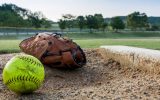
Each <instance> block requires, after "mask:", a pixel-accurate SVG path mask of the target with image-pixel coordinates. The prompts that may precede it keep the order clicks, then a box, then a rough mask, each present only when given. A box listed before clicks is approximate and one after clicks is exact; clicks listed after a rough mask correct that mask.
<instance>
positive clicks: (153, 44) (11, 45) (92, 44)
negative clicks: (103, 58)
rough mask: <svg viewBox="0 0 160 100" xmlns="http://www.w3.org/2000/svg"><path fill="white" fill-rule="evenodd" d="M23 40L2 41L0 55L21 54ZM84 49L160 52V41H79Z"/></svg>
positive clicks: (0, 42) (0, 41)
mask: <svg viewBox="0 0 160 100" xmlns="http://www.w3.org/2000/svg"><path fill="white" fill-rule="evenodd" d="M20 41H21V40H0V53H1V54H2V53H12V52H19V51H20V50H19V43H20ZM74 41H75V42H76V43H77V44H79V45H80V46H81V47H82V48H98V47H99V46H101V45H126V46H135V47H142V48H149V49H156V50H160V39H107V38H106V39H77V40H74Z"/></svg>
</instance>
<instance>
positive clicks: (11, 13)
mask: <svg viewBox="0 0 160 100" xmlns="http://www.w3.org/2000/svg"><path fill="white" fill-rule="evenodd" d="M51 24H52V21H50V20H48V19H47V18H46V17H45V16H44V15H43V14H42V13H41V12H31V11H30V10H28V9H24V8H21V7H18V6H16V5H14V4H2V5H1V6H0V27H28V28H33V27H34V28H49V27H51Z"/></svg>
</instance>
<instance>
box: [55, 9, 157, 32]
mask: <svg viewBox="0 0 160 100" xmlns="http://www.w3.org/2000/svg"><path fill="white" fill-rule="evenodd" d="M58 24H59V27H60V29H61V30H62V31H63V30H64V29H66V28H68V29H71V28H79V29H80V31H82V30H83V29H85V28H88V29H90V32H92V30H101V31H105V29H106V28H107V27H108V26H111V27H112V30H114V31H116V32H117V31H118V30H122V29H125V28H126V29H130V30H158V29H159V26H156V25H151V23H149V21H148V16H147V15H146V14H145V13H140V12H133V13H131V14H129V15H128V16H127V17H126V20H123V19H122V18H121V17H120V16H115V17H112V18H111V20H110V21H107V20H106V19H105V18H104V17H103V15H102V14H94V15H86V16H77V17H76V16H73V15H71V14H65V15H63V16H62V18H61V19H60V20H59V21H58Z"/></svg>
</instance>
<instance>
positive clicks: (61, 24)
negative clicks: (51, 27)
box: [58, 19, 66, 31]
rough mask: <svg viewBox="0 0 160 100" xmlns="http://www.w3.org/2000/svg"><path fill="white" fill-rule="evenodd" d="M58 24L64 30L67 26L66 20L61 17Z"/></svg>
mask: <svg viewBox="0 0 160 100" xmlns="http://www.w3.org/2000/svg"><path fill="white" fill-rule="evenodd" d="M58 25H59V27H60V29H61V30H62V31H63V30H64V29H65V28H66V21H65V20H62V19H60V20H59V22H58Z"/></svg>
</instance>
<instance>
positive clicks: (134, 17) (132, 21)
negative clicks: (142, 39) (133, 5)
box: [127, 12, 148, 29]
mask: <svg viewBox="0 0 160 100" xmlns="http://www.w3.org/2000/svg"><path fill="white" fill-rule="evenodd" d="M127 26H128V27H130V28H132V29H136V28H144V27H148V17H147V15H146V14H145V13H140V12H133V13H131V14H129V15H128V16H127Z"/></svg>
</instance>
